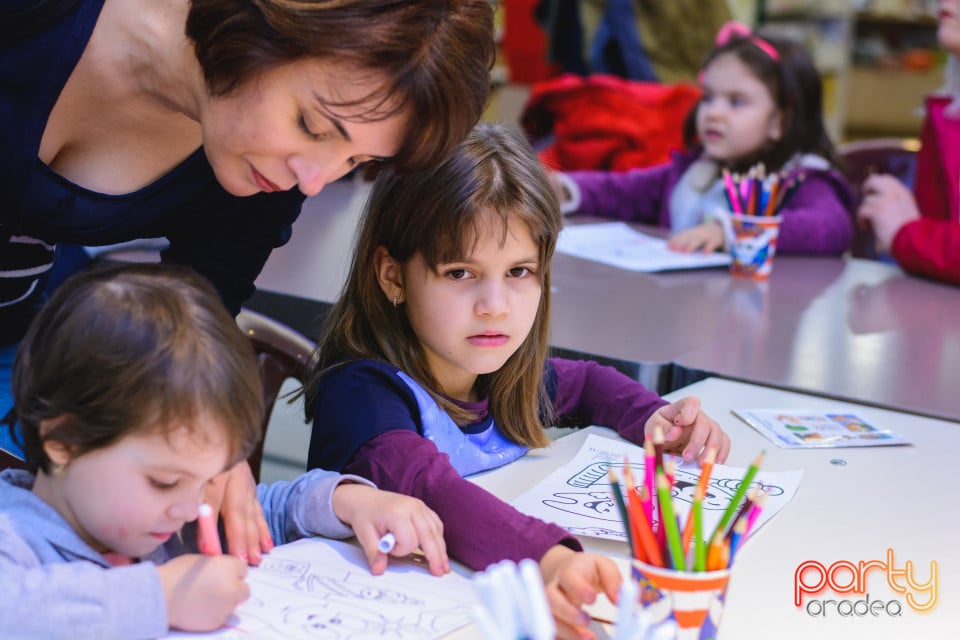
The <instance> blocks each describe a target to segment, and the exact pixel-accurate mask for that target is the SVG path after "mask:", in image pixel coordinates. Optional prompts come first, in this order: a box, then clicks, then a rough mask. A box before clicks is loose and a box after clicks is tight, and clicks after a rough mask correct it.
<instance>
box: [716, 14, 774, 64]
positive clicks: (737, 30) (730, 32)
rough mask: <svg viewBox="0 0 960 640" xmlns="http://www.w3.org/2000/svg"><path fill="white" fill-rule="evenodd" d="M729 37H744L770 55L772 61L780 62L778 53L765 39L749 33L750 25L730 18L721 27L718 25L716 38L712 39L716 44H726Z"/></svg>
mask: <svg viewBox="0 0 960 640" xmlns="http://www.w3.org/2000/svg"><path fill="white" fill-rule="evenodd" d="M731 38H746V39H748V40H750V42H751V44H753V45H755V46H756V47H757V48H758V49H760V50H761V51H763V52H764V53H765V54H767V55H768V56H770V59H771V60H773V61H774V62H780V53H779V52H778V51H777V50H776V49H775V48H774V47H773V45H772V44H770V43H769V42H767V41H766V40H763V39H761V38H758V37H757V36H755V35H753V34H751V33H750V27H748V26H747V25H745V24H743V23H742V22H737V21H736V20H730V21H729V22H726V23H725V24H724V25H723V26H722V27H720V30H719V31H717V39H716V40H715V41H714V44H716V45H717V46H720V45H723V44H726V43H727V42H729V41H730V39H731Z"/></svg>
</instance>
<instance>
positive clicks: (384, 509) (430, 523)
mask: <svg viewBox="0 0 960 640" xmlns="http://www.w3.org/2000/svg"><path fill="white" fill-rule="evenodd" d="M333 510H334V512H335V513H336V514H337V517H338V518H340V520H342V521H343V522H345V523H346V524H348V525H350V526H351V527H353V531H354V533H356V535H357V541H358V542H360V546H361V547H363V551H364V553H366V555H367V561H368V562H369V563H370V572H371V573H372V574H373V575H375V576H376V575H380V574H381V573H383V572H384V571H385V570H386V569H387V555H388V554H386V553H382V552H381V551H380V550H379V549H378V548H377V545H378V543H379V542H380V538H381V537H383V535H384V534H386V533H388V532H389V533H392V534H393V535H394V537H395V538H396V545H395V546H394V548H393V550H392V551H391V552H390V553H389V555H391V556H394V557H397V558H402V557H404V556H408V555H410V554H411V553H413V552H414V551H416V550H417V549H418V548H419V549H420V550H421V551H423V555H424V556H425V557H426V559H427V564H428V565H429V567H430V573H432V574H433V575H435V576H439V575H443V574H445V573H449V572H450V560H449V559H448V558H447V544H446V542H444V539H443V522H441V521H440V517H439V516H438V515H437V514H436V513H434V512H433V511H432V510H431V509H430V508H429V507H427V505H426V504H424V503H423V501H422V500H418V499H416V498H411V497H409V496H405V495H401V494H399V493H393V492H390V491H381V490H380V489H374V488H373V487H369V486H367V485H363V484H352V483H345V484H341V485H340V486H338V487H337V488H336V490H335V491H334V492H333Z"/></svg>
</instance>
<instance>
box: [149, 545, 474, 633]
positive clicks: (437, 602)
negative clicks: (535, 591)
mask: <svg viewBox="0 0 960 640" xmlns="http://www.w3.org/2000/svg"><path fill="white" fill-rule="evenodd" d="M247 582H248V584H249V585H250V598H249V599H248V600H247V601H246V602H244V603H243V604H241V605H240V606H239V607H237V610H236V612H235V613H234V615H233V616H231V618H230V620H229V621H228V623H227V625H226V626H224V627H222V628H221V629H220V630H218V631H215V632H213V633H207V634H186V633H173V634H171V635H169V636H167V638H217V639H218V640H225V639H230V640H234V639H240V638H243V639H245V640H250V639H251V638H257V639H264V640H282V639H290V640H316V639H317V638H328V639H334V638H336V639H341V638H342V639H346V638H351V639H354V638H356V639H358V640H359V639H364V638H370V639H373V638H377V639H381V640H382V639H383V638H394V639H396V640H411V639H424V640H426V639H429V638H439V637H442V636H444V635H447V634H449V633H451V632H452V631H455V630H456V629H459V628H461V627H464V626H466V625H467V624H470V623H471V622H472V621H473V620H472V618H471V614H470V607H471V606H473V605H476V604H477V603H478V602H479V598H478V596H477V594H476V591H475V590H474V587H473V585H472V583H471V582H470V580H469V579H468V578H465V577H463V576H461V575H457V574H456V573H449V574H447V575H445V576H443V577H436V576H432V575H430V573H429V572H428V571H427V568H426V567H425V566H418V565H417V564H416V563H414V562H412V561H403V560H398V559H396V558H390V565H389V566H388V568H387V572H386V573H384V574H383V575H380V576H373V575H371V574H370V569H369V565H368V564H367V561H366V558H365V557H364V556H363V552H362V551H361V549H360V547H358V546H356V545H353V544H349V543H346V542H341V541H336V540H328V539H324V538H312V539H304V540H298V541H296V542H292V543H290V544H286V545H281V546H279V547H276V548H275V549H273V550H272V551H271V552H270V553H269V554H267V555H265V556H264V559H263V563H262V564H261V565H260V566H259V567H254V568H251V569H250V571H249V573H248V574H247Z"/></svg>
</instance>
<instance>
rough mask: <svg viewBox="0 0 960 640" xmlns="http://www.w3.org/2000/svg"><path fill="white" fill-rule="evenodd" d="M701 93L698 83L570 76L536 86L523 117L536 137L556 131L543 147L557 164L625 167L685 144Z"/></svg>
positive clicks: (661, 158)
mask: <svg viewBox="0 0 960 640" xmlns="http://www.w3.org/2000/svg"><path fill="white" fill-rule="evenodd" d="M700 95H701V92H700V89H699V88H698V87H696V86H694V85H692V84H685V83H680V84H661V83H657V82H639V81H635V80H626V79H624V78H620V77H617V76H608V75H593V76H588V77H586V78H584V77H581V76H575V75H564V76H561V77H559V78H555V79H553V80H548V81H546V82H541V83H537V84H535V85H534V86H533V89H532V91H531V94H530V98H529V99H528V100H527V104H526V105H525V106H524V111H523V116H522V122H523V127H524V129H525V130H526V132H527V134H528V135H530V136H531V137H532V138H533V139H534V140H537V139H541V138H546V137H547V136H549V135H550V134H551V133H552V134H553V136H554V140H553V142H552V143H551V144H550V145H549V146H548V147H547V148H546V149H543V150H542V151H541V158H542V159H543V161H544V163H545V164H546V165H547V166H549V167H551V168H553V169H559V170H564V171H572V170H577V169H610V170H613V171H623V170H626V169H631V168H633V167H649V166H652V165H656V164H662V163H664V162H667V161H668V160H669V159H670V152H671V151H676V150H680V149H683V148H684V142H683V123H684V120H685V118H686V117H687V114H688V113H689V111H690V110H691V109H692V108H693V107H694V105H695V104H696V103H697V101H698V100H699V99H700Z"/></svg>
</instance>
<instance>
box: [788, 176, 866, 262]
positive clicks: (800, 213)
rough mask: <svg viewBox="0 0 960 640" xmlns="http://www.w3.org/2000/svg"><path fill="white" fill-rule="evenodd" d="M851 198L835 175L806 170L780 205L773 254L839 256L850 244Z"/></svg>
mask: <svg viewBox="0 0 960 640" xmlns="http://www.w3.org/2000/svg"><path fill="white" fill-rule="evenodd" d="M852 208H853V196H852V194H851V192H850V187H849V185H848V184H847V181H846V180H844V179H843V178H842V177H841V176H840V175H839V174H838V173H836V171H815V170H814V171H811V170H807V172H806V178H805V179H804V180H803V182H801V183H800V184H799V185H798V186H797V188H796V190H795V191H794V192H793V193H792V194H790V195H789V196H788V198H787V199H786V200H785V201H784V205H783V208H782V210H781V211H782V213H783V222H782V223H781V225H780V236H779V237H778V238H777V253H808V254H818V255H838V256H839V255H842V254H843V253H844V252H845V251H847V249H849V248H850V243H851V242H852V241H853V214H852Z"/></svg>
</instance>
